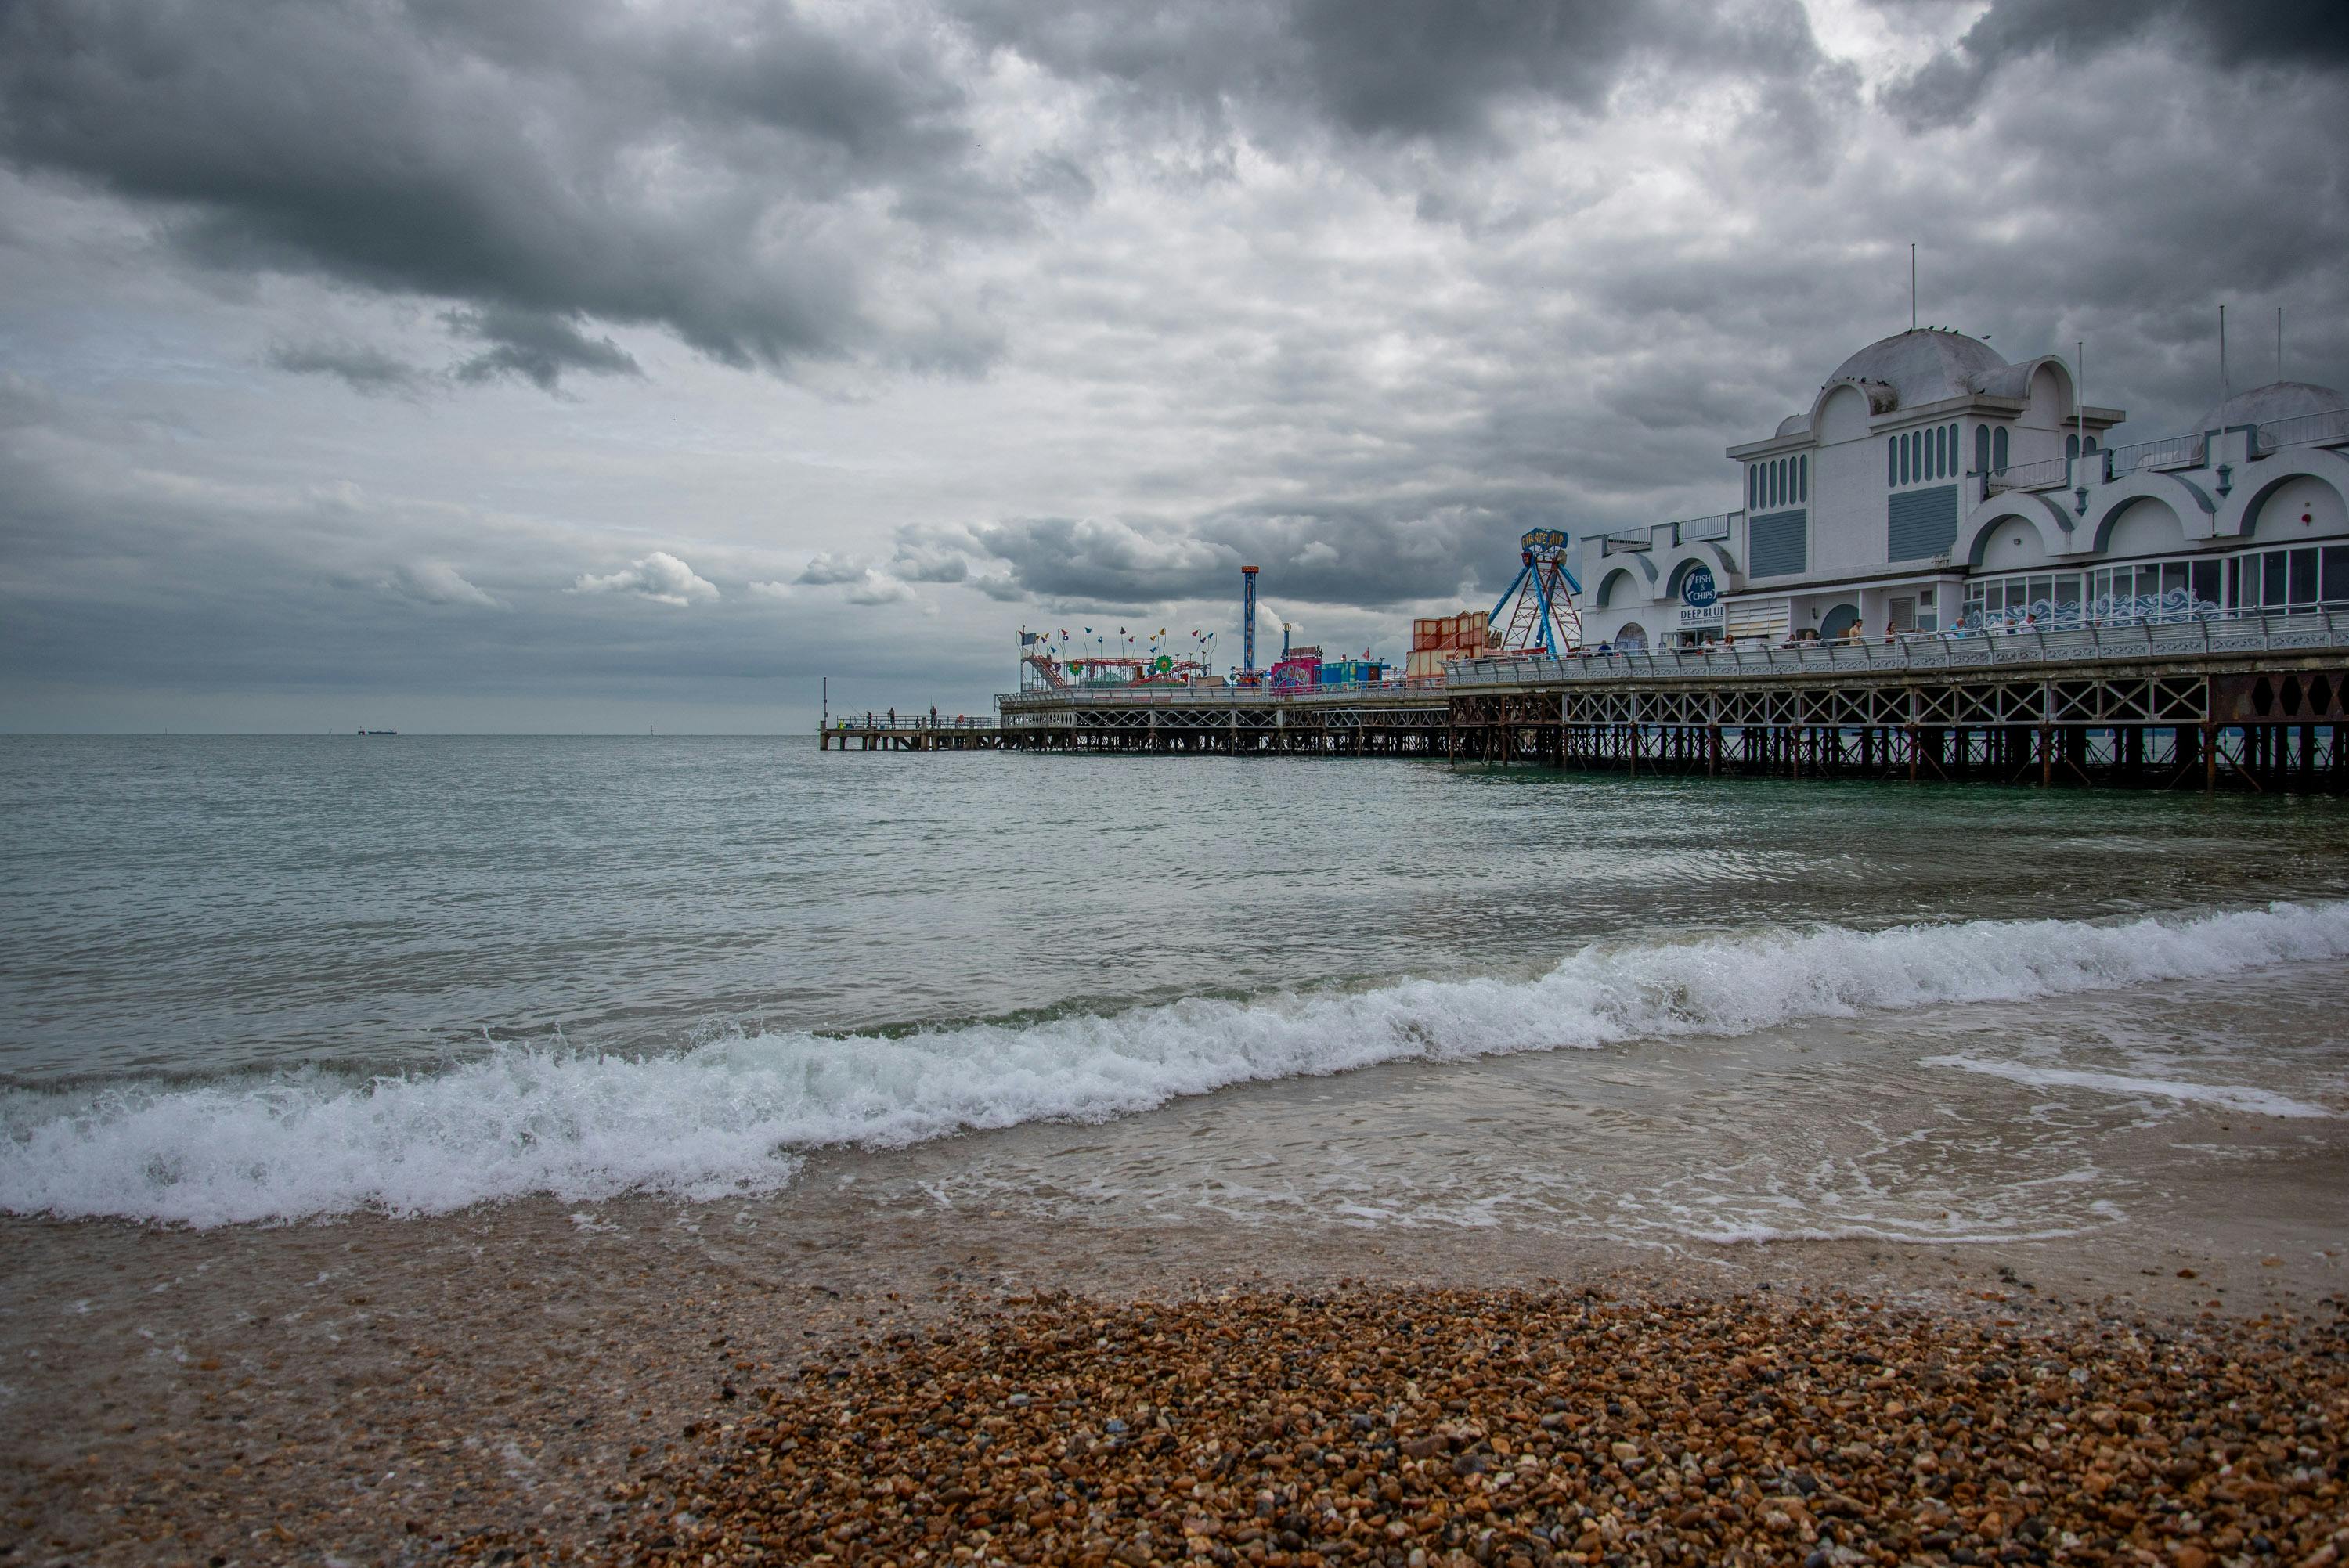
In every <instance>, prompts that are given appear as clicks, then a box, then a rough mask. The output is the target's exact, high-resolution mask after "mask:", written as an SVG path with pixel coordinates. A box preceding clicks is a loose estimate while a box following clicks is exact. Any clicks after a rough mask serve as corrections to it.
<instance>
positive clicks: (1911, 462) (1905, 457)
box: [1900, 430, 1917, 485]
mask: <svg viewBox="0 0 2349 1568" xmlns="http://www.w3.org/2000/svg"><path fill="white" fill-rule="evenodd" d="M1916 471H1917V433H1916V432H1915V431H1914V430H1911V431H1910V432H1909V433H1908V434H1907V435H1905V436H1903V437H1901V438H1900V482H1901V483H1902V484H1904V485H1905V484H1907V483H1908V482H1909V475H1910V474H1913V473H1915V472H1916Z"/></svg>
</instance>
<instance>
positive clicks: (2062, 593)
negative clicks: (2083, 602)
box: [2055, 573, 2080, 604]
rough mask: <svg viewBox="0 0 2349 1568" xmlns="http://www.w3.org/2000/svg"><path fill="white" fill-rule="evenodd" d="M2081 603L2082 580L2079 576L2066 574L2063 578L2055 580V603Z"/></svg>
mask: <svg viewBox="0 0 2349 1568" xmlns="http://www.w3.org/2000/svg"><path fill="white" fill-rule="evenodd" d="M2079 602H2080V579H2079V578H2078V576H2076V575H2075V574H2074V573H2064V575H2063V576H2061V577H2058V578H2057V579H2055V603H2058V604H2077V603H2079Z"/></svg>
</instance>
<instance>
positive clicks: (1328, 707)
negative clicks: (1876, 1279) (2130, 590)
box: [849, 612, 2349, 791]
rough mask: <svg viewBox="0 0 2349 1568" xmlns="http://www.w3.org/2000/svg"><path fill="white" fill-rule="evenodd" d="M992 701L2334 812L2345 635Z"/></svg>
mask: <svg viewBox="0 0 2349 1568" xmlns="http://www.w3.org/2000/svg"><path fill="white" fill-rule="evenodd" d="M998 702H999V710H1000V713H999V724H998V725H997V726H996V727H994V728H993V729H992V730H989V731H984V732H974V735H975V736H976V735H977V734H984V735H985V736H986V738H985V739H984V740H983V741H979V742H978V744H981V745H984V746H987V747H989V748H1001V749H1006V750H1024V751H1058V752H1096V753H1178V754H1179V753H1216V754H1224V755H1235V754H1237V755H1263V754H1300V755H1313V756H1342V757H1418V758H1444V759H1447V760H1450V761H1454V762H1485V763H1532V764H1542V765H1547V766H1550V767H1556V768H1568V769H1614V770H1619V771H1623V772H1627V773H1676V774H1708V775H1753V776H1767V777H1784V778H1797V779H1802V778H1810V779H1833V778H1840V779H1854V778H1865V779H1986V780H1996V781H2002V782H2013V783H2032V784H2039V785H2047V786H2054V785H2100V786H2114V787H2137V788H2155V789H2249V790H2258V791H2278V790H2295V791H2315V790H2323V791H2340V790H2342V789H2344V788H2349V749H2344V744H2343V742H2344V726H2349V712H2344V705H2349V614H2342V613H2338V612H2323V613H2316V614H2302V615H2289V616H2287V615H2275V616H2267V617H2247V618H2243V619H2236V620H2216V621H2189V622H2183V623H2180V624H2175V625H2152V626H2128V627H2121V628H2083V629H2081V630H2077V631H2061V632H2035V631H2022V632H2014V633H2003V634H1988V635H1968V636H1962V637H1915V638H1909V639H1903V640H1900V641H1897V642H1891V643H1885V642H1878V643H1870V644H1836V645H1810V646H1805V647H1801V648H1792V649H1788V648H1776V649H1764V648H1759V647H1755V648H1747V649H1742V650H1732V651H1726V652H1721V651H1716V652H1713V653H1709V654H1708V653H1700V652H1694V651H1685V652H1659V653H1655V654H1647V653H1634V654H1617V655H1611V656H1608V657H1591V658H1574V659H1564V660H1560V659H1549V658H1522V659H1484V660H1478V661H1475V662H1474V663H1472V664H1467V665H1460V666H1457V667H1455V669H1454V674H1453V675H1452V676H1450V678H1449V679H1448V680H1445V681H1443V682H1433V683H1429V684H1426V685H1423V686H1399V687H1398V686H1381V687H1371V688H1361V689H1355V690H1344V689H1340V690H1324V691H1313V692H1301V693H1273V692H1270V691H1266V690H1262V689H1233V688H1225V687H1183V686H1165V687H1128V688H1115V689H1107V690H1093V691H1027V692H1017V693H1007V694H1005V695H1004V696H1001V697H999V699H998ZM849 733H854V732H849ZM907 748H908V749H924V748H923V747H918V746H908V747H907ZM868 749H870V747H868Z"/></svg>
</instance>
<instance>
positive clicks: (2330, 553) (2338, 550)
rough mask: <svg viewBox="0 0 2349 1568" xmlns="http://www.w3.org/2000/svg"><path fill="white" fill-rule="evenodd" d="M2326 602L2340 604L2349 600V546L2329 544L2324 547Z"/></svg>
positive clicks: (2324, 590)
mask: <svg viewBox="0 0 2349 1568" xmlns="http://www.w3.org/2000/svg"><path fill="white" fill-rule="evenodd" d="M2322 586H2323V596H2324V602H2325V603H2328V604H2338V603H2341V602H2342V601H2344V600H2349V544H2328V545H2326V546H2325V547H2324V581H2323V585H2322Z"/></svg>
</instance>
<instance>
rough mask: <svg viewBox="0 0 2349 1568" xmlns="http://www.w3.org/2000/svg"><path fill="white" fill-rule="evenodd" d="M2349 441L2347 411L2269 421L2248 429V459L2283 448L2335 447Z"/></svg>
mask: <svg viewBox="0 0 2349 1568" xmlns="http://www.w3.org/2000/svg"><path fill="white" fill-rule="evenodd" d="M2344 442H2349V408H2328V409H2326V410H2325V411H2324V412H2323V413H2322V414H2300V415H2295V416H2294V417H2293V418H2289V419H2271V420H2269V421H2268V422H2267V423H2266V424H2264V425H2258V426H2254V427H2253V428H2252V430H2251V456H2253V457H2255V458H2264V457H2268V456H2270V455H2271V454H2272V453H2275V452H2278V451H2281V450H2282V449H2284V448H2286V447H2337V446H2340V445H2342V444H2343V443H2344Z"/></svg>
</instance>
